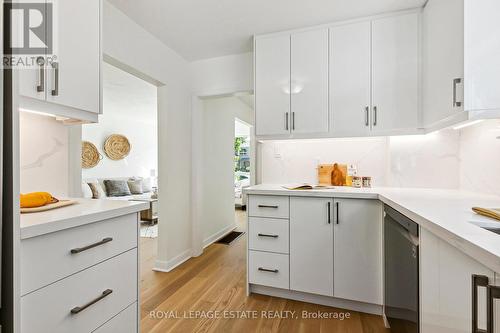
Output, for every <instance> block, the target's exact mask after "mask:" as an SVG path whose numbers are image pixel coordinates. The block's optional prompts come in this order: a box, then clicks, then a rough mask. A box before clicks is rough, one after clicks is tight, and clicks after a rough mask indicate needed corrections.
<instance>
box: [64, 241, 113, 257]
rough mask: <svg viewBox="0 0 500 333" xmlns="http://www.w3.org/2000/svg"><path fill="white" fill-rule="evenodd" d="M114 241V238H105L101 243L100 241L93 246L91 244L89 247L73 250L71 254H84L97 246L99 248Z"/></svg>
mask: <svg viewBox="0 0 500 333" xmlns="http://www.w3.org/2000/svg"><path fill="white" fill-rule="evenodd" d="M112 240H113V238H111V237H106V238H104V239H103V240H101V241H98V242H96V243H93V244H90V245H87V246H84V247H77V248H74V249H71V251H70V252H71V254H77V253H80V252H83V251H87V250H90V249H92V248H94V247H96V246H99V245H103V244H106V243H109V242H111V241H112Z"/></svg>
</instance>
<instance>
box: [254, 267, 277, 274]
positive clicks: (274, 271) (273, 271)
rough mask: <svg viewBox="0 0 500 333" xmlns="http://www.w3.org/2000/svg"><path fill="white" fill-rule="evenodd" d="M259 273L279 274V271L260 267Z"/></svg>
mask: <svg viewBox="0 0 500 333" xmlns="http://www.w3.org/2000/svg"><path fill="white" fill-rule="evenodd" d="M259 271H261V272H270V273H278V272H279V271H278V270H277V269H267V268H262V267H259Z"/></svg>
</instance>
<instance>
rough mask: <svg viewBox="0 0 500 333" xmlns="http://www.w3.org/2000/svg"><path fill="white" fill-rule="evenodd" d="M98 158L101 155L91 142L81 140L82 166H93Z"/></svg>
mask: <svg viewBox="0 0 500 333" xmlns="http://www.w3.org/2000/svg"><path fill="white" fill-rule="evenodd" d="M100 160H102V155H101V154H99V151H98V150H97V147H96V146H95V145H94V144H93V143H92V142H88V141H82V168H84V169H90V168H93V167H95V166H96V165H97V164H99V161H100Z"/></svg>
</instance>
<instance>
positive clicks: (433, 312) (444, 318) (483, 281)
mask: <svg viewBox="0 0 500 333" xmlns="http://www.w3.org/2000/svg"><path fill="white" fill-rule="evenodd" d="M474 276H475V278H474ZM474 281H475V283H474ZM494 284H495V274H494V272H493V271H491V270H490V269H488V268H487V267H485V266H483V265H482V264H481V263H479V262H477V261H475V260H474V259H472V258H471V257H469V256H467V255H466V254H464V253H463V252H462V251H460V250H459V249H457V248H456V247H454V246H452V245H450V244H449V243H447V242H445V241H443V240H441V239H440V238H438V237H437V236H435V235H434V234H432V233H431V232H429V231H427V230H425V229H423V228H420V303H421V318H420V319H421V332H422V333H452V332H453V333H470V332H471V329H472V328H473V327H476V328H477V329H478V330H473V331H472V332H476V331H477V332H479V330H482V332H486V331H485V330H486V329H487V324H488V322H490V323H491V324H493V322H494V321H495V320H494V319H492V318H491V319H489V320H488V318H487V304H488V299H487V292H486V290H487V286H488V285H494ZM495 293H498V294H500V292H499V291H495ZM499 296H500V295H499ZM496 302H497V303H498V300H496ZM493 303H495V300H493ZM496 305H497V306H496V307H494V309H493V317H494V318H495V319H496V321H497V322H496V323H495V325H496V329H495V330H491V331H488V332H491V333H494V332H499V329H500V323H499V322H498V319H497V318H499V317H500V316H499V313H498V312H499V310H500V308H499V307H498V305H500V304H496ZM474 308H475V309H477V311H475V313H473V312H474V311H473V309H474ZM473 317H476V320H474V318H473Z"/></svg>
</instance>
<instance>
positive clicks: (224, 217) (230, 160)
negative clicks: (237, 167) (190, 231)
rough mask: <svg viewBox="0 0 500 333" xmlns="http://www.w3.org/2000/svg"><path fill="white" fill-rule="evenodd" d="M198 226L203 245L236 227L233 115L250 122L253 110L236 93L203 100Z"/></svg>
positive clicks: (251, 121) (251, 122)
mask: <svg viewBox="0 0 500 333" xmlns="http://www.w3.org/2000/svg"><path fill="white" fill-rule="evenodd" d="M203 107H204V108H203V158H202V161H203V176H202V181H203V184H202V198H203V205H202V216H203V219H202V227H203V245H204V246H206V245H208V244H210V243H211V242H213V241H215V240H217V239H218V238H220V237H221V236H222V235H223V234H224V233H226V232H227V231H229V230H231V229H233V228H234V227H236V225H235V219H234V137H235V118H238V119H240V120H243V121H245V122H246V123H249V124H253V110H252V109H251V108H250V107H248V106H247V105H246V104H245V103H243V102H242V101H241V100H240V99H238V98H237V97H226V98H213V99H205V100H204V101H203Z"/></svg>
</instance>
